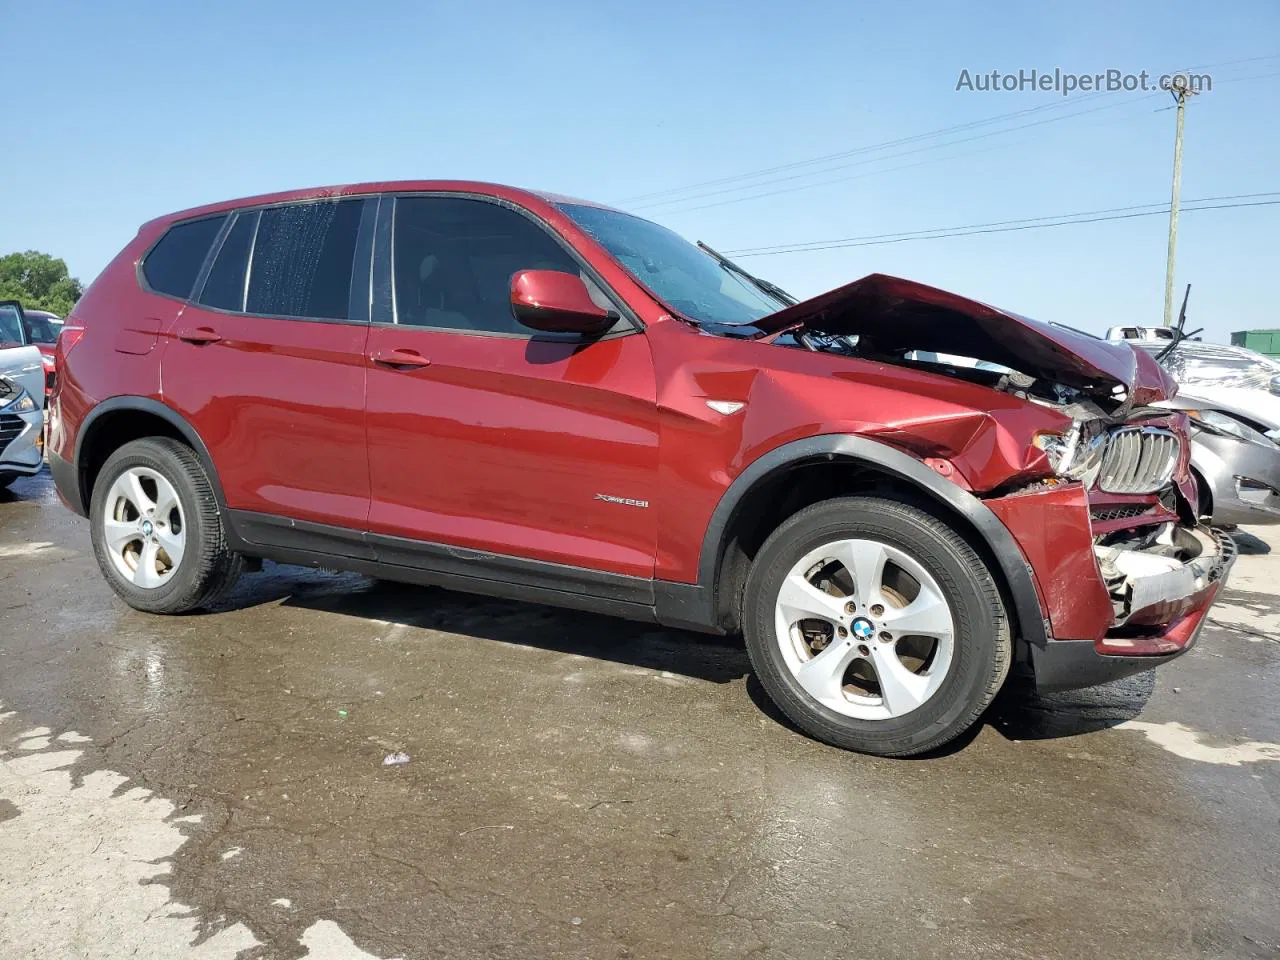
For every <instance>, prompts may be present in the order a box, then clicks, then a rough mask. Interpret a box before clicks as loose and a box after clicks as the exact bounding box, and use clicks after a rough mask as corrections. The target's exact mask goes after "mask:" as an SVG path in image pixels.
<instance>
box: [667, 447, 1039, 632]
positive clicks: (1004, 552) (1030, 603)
mask: <svg viewBox="0 0 1280 960" xmlns="http://www.w3.org/2000/svg"><path fill="white" fill-rule="evenodd" d="M824 457H825V458H831V459H834V458H836V457H839V458H842V459H847V460H855V461H861V462H863V463H865V464H868V465H869V466H872V467H875V468H877V469H879V470H881V471H882V472H886V473H889V474H893V475H895V476H897V477H899V478H901V479H902V480H905V481H906V482H908V483H910V484H911V485H912V486H914V487H916V488H918V489H920V490H921V491H923V492H924V493H927V494H928V495H930V496H931V497H933V498H934V499H935V500H939V501H941V502H942V503H943V504H944V505H946V506H947V507H950V508H951V509H952V510H954V511H955V512H956V513H958V514H960V515H961V516H963V517H964V518H965V519H966V520H967V521H968V522H969V523H970V524H972V525H973V527H974V529H976V530H977V531H978V534H979V535H980V536H981V537H982V538H983V539H984V540H985V541H986V545H987V547H988V548H989V549H990V550H991V552H992V554H993V555H994V556H995V558H996V562H997V563H998V564H999V566H1000V573H1001V574H1002V575H1003V576H1004V579H1005V583H1006V585H1007V586H1008V589H1009V595H1010V599H1011V600H1012V602H1013V606H1014V613H1015V614H1016V616H1017V622H1018V635H1019V636H1020V637H1021V638H1022V639H1023V640H1026V641H1028V642H1029V643H1031V644H1033V645H1034V646H1037V647H1043V646H1044V645H1045V644H1046V643H1047V642H1048V640H1049V636H1048V632H1047V631H1046V629H1045V623H1044V614H1043V613H1042V612H1041V607H1040V594H1039V591H1038V590H1037V588H1036V584H1035V579H1034V578H1033V576H1032V574H1031V566H1030V564H1029V563H1028V562H1027V559H1026V556H1025V555H1024V554H1023V552H1022V548H1021V547H1020V546H1018V541H1017V540H1015V539H1014V537H1013V534H1012V533H1010V532H1009V529H1008V527H1006V526H1005V525H1004V524H1003V523H1001V522H1000V520H999V518H998V517H996V515H995V514H994V513H992V512H991V510H990V508H988V507H987V505H986V504H984V503H983V502H982V501H981V500H979V499H978V498H977V497H975V496H974V495H973V494H971V493H969V492H968V491H967V490H962V489H961V488H960V487H958V486H956V485H955V484H954V483H951V482H950V481H949V480H946V479H944V478H943V477H941V476H939V475H938V474H936V473H935V472H934V471H933V470H931V469H929V467H927V466H925V465H924V464H923V463H921V462H920V461H919V460H917V459H915V458H914V457H912V456H911V455H909V454H906V453H903V452H902V451H901V450H898V449H896V448H894V447H891V446H889V445H888V444H885V443H880V442H879V441H876V440H870V439H868V438H866V437H860V436H857V435H855V434H823V435H821V436H817V437H806V438H805V439H803V440H794V441H791V442H790V443H784V444H783V445H782V446H779V447H775V448H773V449H772V450H770V451H769V452H768V453H765V454H763V455H761V456H760V457H758V458H757V459H756V460H753V461H752V462H751V463H750V464H749V465H748V466H747V467H746V469H744V470H743V471H742V472H741V473H739V474H738V476H737V477H736V478H734V481H733V482H732V483H731V484H730V485H729V488H728V489H727V490H726V491H725V492H724V495H723V496H722V497H721V498H720V502H719V503H718V504H717V505H716V508H715V510H714V512H713V513H712V514H711V521H710V523H708V525H707V531H706V534H705V535H704V538H703V541H702V550H701V552H700V553H699V557H698V589H697V602H698V603H699V604H705V605H706V609H705V611H704V612H702V613H701V614H700V615H698V616H697V619H701V618H702V617H706V618H707V619H708V620H709V621H711V622H714V620H715V618H716V614H715V602H716V599H715V598H716V590H717V586H718V585H717V583H716V578H717V575H718V572H719V567H720V560H721V557H722V556H723V553H724V550H725V548H726V546H727V544H726V540H725V537H726V533H727V531H728V529H729V525H730V523H731V522H732V521H733V518H734V516H735V513H736V511H737V509H738V506H739V504H740V503H741V502H742V500H743V498H744V497H745V496H746V495H747V494H748V493H749V492H750V491H751V490H752V489H753V488H754V487H755V486H756V484H757V483H760V482H762V481H764V480H767V479H768V478H770V477H772V476H774V475H775V474H777V473H778V471H780V470H787V469H790V468H792V467H794V466H797V465H799V464H800V463H803V462H805V461H812V460H819V459H822V458H824ZM687 602H688V601H687V600H686V603H687ZM688 617H689V613H688V612H687V610H686V618H688Z"/></svg>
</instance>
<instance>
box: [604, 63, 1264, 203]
mask: <svg viewBox="0 0 1280 960" xmlns="http://www.w3.org/2000/svg"><path fill="white" fill-rule="evenodd" d="M1266 60H1280V54H1266V55H1262V56H1256V57H1243V58H1239V59H1235V60H1224V61H1219V62H1217V63H1210V64H1200V65H1197V66H1194V67H1188V68H1186V69H1187V70H1206V69H1210V68H1216V67H1224V66H1233V65H1237V64H1245V63H1258V62H1261V61H1266ZM1272 76H1280V74H1261V75H1256V76H1245V77H1229V78H1223V79H1222V80H1220V81H1219V82H1220V83H1231V82H1238V81H1247V80H1263V79H1267V78H1269V77H1272ZM1162 92H1163V91H1155V92H1152V93H1150V94H1147V95H1146V97H1150V96H1159V95H1160V94H1161V93H1162ZM1106 95H1107V93H1106V92H1105V91H1097V92H1095V93H1092V94H1085V95H1083V96H1078V97H1074V98H1072V99H1071V100H1066V99H1063V100H1061V101H1056V102H1054V103H1047V104H1040V105H1038V106H1034V107H1025V108H1023V109H1021V110H1014V111H1011V112H1009V113H1004V114H997V115H994V116H990V117H984V118H982V119H980V120H971V121H968V122H966V123H961V124H955V125H953V126H950V127H944V128H941V129H938V130H932V131H928V132H926V133H919V134H914V135H912V136H909V137H899V138H897V139H895V140H886V141H882V142H880V143H875V144H868V145H866V146H862V147H857V148H854V149H851V150H845V151H840V152H837V153H830V154H825V155H822V156H818V157H810V158H807V159H804V160H797V161H793V162H791V163H784V164H778V165H776V166H773V167H765V168H762V169H759V170H754V171H750V172H747V173H740V174H734V175H730V176H725V177H718V178H715V179H712V180H703V181H700V182H697V183H692V184H686V185H685V186H683V187H672V188H668V189H665V190H657V191H651V192H649V193H643V194H638V195H635V196H632V197H629V198H626V199H624V200H622V201H621V203H622V204H624V205H630V206H633V208H635V209H648V208H651V207H657V206H671V205H675V204H680V203H685V202H690V201H693V200H700V199H704V198H706V197H708V196H713V195H722V194H725V193H733V192H736V191H738V190H750V189H754V188H758V187H763V186H768V185H770V184H772V183H777V182H783V181H784V180H795V179H800V178H803V177H805V176H812V175H821V174H823V173H831V172H834V171H836V170H839V169H843V168H844V167H847V166H850V165H851V164H836V165H835V166H832V167H829V168H827V169H823V170H810V171H808V172H806V173H800V174H792V175H789V176H786V177H775V176H772V175H773V174H778V173H788V172H789V171H793V170H800V169H802V168H806V167H815V166H820V165H822V164H826V163H832V162H834V161H839V160H846V159H849V158H851V157H858V156H863V155H865V154H870V153H875V152H877V151H882V150H886V149H889V148H891V147H896V146H905V145H907V144H913V143H921V142H925V141H929V140H934V139H937V138H939V137H945V136H948V135H951V134H955V133H963V132H965V131H968V130H973V129H976V128H979V127H984V126H989V125H991V124H994V123H1001V122H1004V121H1007V120H1016V119H1019V118H1021V117H1025V116H1028V115H1031V114H1035V113H1039V112H1042V111H1045V110H1059V109H1062V108H1064V107H1071V106H1077V105H1079V104H1080V103H1082V102H1086V101H1091V100H1096V99H1097V98H1099V97H1103V96H1106ZM1146 97H1138V98H1135V99H1131V100H1126V101H1121V102H1120V103H1115V104H1101V105H1098V106H1097V107H1094V108H1091V109H1089V110H1082V111H1077V112H1075V113H1069V114H1066V115H1064V116H1059V117H1051V118H1048V119H1045V120H1038V121H1035V122H1033V123H1030V124H1019V125H1016V126H1013V127H1008V128H1005V129H1002V130H992V131H987V132H986V133H984V134H982V135H980V136H978V137H968V138H962V139H960V140H954V141H950V142H948V143H942V144H934V145H930V146H923V147H917V148H915V150H912V151H906V152H905V153H899V154H894V155H892V156H894V157H896V156H908V155H910V154H911V153H913V152H919V151H920V150H926V149H938V148H939V147H945V146H950V145H952V144H958V143H966V142H970V141H972V140H974V139H982V138H983V137H986V136H996V135H998V134H1000V133H1007V132H1012V131H1016V130H1021V129H1025V128H1027V127H1032V126H1040V125H1042V124H1045V123H1055V122H1057V121H1059V120H1068V119H1071V118H1073V117H1077V116H1082V115H1083V114H1086V113H1092V112H1094V110H1103V109H1110V108H1112V107H1114V106H1121V105H1123V104H1125V103H1135V102H1138V101H1141V100H1143V99H1145V98H1146ZM884 159H891V157H868V158H867V159H865V160H862V161H859V163H874V162H876V161H877V160H884ZM752 180H755V181H759V182H755V183H751V182H746V181H752ZM832 182H840V181H832ZM725 184H736V186H732V187H728V188H725V189H720V190H714V191H706V190H705V189H704V188H707V187H720V186H722V185H725ZM807 186H808V185H801V186H798V187H796V188H795V189H805V188H806V187H807ZM699 191H701V192H699ZM778 192H786V191H778ZM680 194H689V195H688V196H679V195H680ZM773 195H775V193H774V192H770V193H764V194H753V195H751V196H748V197H742V198H734V199H731V200H728V201H725V202H728V203H736V202H738V201H739V199H741V200H751V199H755V198H756V197H763V196H773ZM720 205H722V204H721V203H715V204H707V205H706V206H720ZM687 209H693V210H700V209H704V207H701V206H699V207H693V208H687ZM681 212H683V211H681Z"/></svg>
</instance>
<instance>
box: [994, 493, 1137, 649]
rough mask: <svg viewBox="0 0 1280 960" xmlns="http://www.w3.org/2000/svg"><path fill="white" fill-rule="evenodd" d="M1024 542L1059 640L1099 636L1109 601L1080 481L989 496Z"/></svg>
mask: <svg viewBox="0 0 1280 960" xmlns="http://www.w3.org/2000/svg"><path fill="white" fill-rule="evenodd" d="M987 506H988V507H990V508H991V510H992V512H994V513H995V515H996V516H997V517H999V518H1000V521H1001V522H1002V523H1003V524H1004V525H1005V526H1006V527H1008V528H1009V532H1010V533H1012V534H1013V536H1014V538H1015V539H1016V540H1017V541H1018V543H1019V544H1020V545H1021V546H1022V551H1023V553H1024V554H1025V555H1026V558H1027V561H1028V562H1029V563H1030V564H1031V569H1032V571H1033V572H1034V573H1035V578H1036V582H1037V583H1038V584H1039V586H1040V596H1041V597H1042V598H1043V599H1044V602H1045V607H1046V608H1047V609H1046V612H1047V614H1048V617H1049V622H1050V625H1051V627H1052V634H1053V636H1054V637H1056V638H1057V639H1059V640H1095V641H1096V640H1098V639H1100V638H1101V637H1102V636H1103V635H1105V634H1106V632H1107V630H1109V629H1110V628H1111V624H1112V619H1113V617H1112V609H1111V600H1110V598H1109V597H1108V595H1107V587H1106V584H1104V583H1103V582H1102V577H1101V575H1100V574H1099V573H1098V563H1097V560H1095V559H1094V555H1093V534H1092V531H1091V530H1090V526H1089V498H1088V496H1087V495H1086V493H1085V490H1084V488H1083V487H1082V486H1081V485H1080V484H1078V483H1073V484H1067V485H1064V486H1062V487H1061V488H1059V489H1055V490H1050V491H1047V492H1044V493H1026V494H1015V495H1012V496H1008V497H999V498H997V499H993V500H988V501H987Z"/></svg>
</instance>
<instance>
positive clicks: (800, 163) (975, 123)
mask: <svg viewBox="0 0 1280 960" xmlns="http://www.w3.org/2000/svg"><path fill="white" fill-rule="evenodd" d="M1102 95H1103V94H1102V93H1094V94H1087V95H1085V96H1083V97H1079V98H1076V100H1075V101H1074V102H1071V101H1067V100H1061V101H1056V102H1054V103H1045V104H1040V105H1039V106H1036V107H1024V108H1023V109H1021V110H1014V111H1011V112H1009V113H1001V114H997V115H995V116H991V117H985V118H983V119H981V120H970V121H968V122H967V123H958V124H955V125H954V126H950V127H942V128H941V129H938V130H930V131H928V132H926V133H917V134H913V135H912V136H909V137H899V138H897V139H895V140H883V141H881V142H879V143H871V144H866V145H864V146H861V147H855V148H853V149H851V150H842V151H840V152H838V153H829V154H825V155H823V156H819V157H809V158H808V159H805V160H795V161H792V162H790V163H782V164H778V165H777V166H773V167H765V168H763V169H760V170H752V171H750V172H747V173H738V174H733V175H731V176H725V177H718V178H716V179H714V180H703V181H700V182H698V183H690V184H685V185H684V186H683V187H670V188H668V189H665V190H654V191H651V192H649V193H642V194H637V195H635V196H632V197H628V198H625V199H624V200H622V201H621V202H622V203H626V204H633V203H637V202H639V201H648V200H652V199H654V198H656V197H665V196H668V195H671V194H676V193H688V192H690V191H694V190H700V189H702V188H703V187H714V186H719V185H720V184H723V183H731V182H733V181H735V180H752V179H755V178H757V177H763V176H767V175H768V174H772V173H781V172H785V171H787V170H794V169H797V168H799V167H807V166H813V165H817V164H821V163H826V162H828V161H832V160H843V159H846V158H848V157H853V156H858V155H861V154H864V153H872V152H874V151H876V150H884V149H887V148H889V147H899V146H903V145H905V144H908V143H914V142H917V141H920V140H931V139H933V138H934V137H940V136H946V135H948V134H951V133H962V132H964V131H965V130H971V129H973V128H975V127H981V126H986V125H987V124H992V123H999V122H1001V121H1003V120H1013V119H1017V118H1018V117H1023V116H1026V115H1028V114H1032V113H1039V112H1041V111H1043V110H1057V109H1061V108H1062V107H1066V106H1074V105H1075V103H1079V102H1080V101H1082V100H1092V99H1096V98H1097V97H1099V96H1102ZM748 186H751V185H748ZM754 186H760V184H754Z"/></svg>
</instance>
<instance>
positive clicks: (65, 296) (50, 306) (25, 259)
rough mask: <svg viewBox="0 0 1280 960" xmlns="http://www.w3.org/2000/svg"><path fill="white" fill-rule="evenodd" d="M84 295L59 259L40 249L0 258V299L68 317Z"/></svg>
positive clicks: (65, 263) (76, 281) (77, 281)
mask: <svg viewBox="0 0 1280 960" xmlns="http://www.w3.org/2000/svg"><path fill="white" fill-rule="evenodd" d="M83 292H84V288H83V287H82V286H81V284H80V281H79V280H77V279H76V278H75V277H73V276H71V275H70V273H69V272H68V271H67V262H66V261H65V260H63V259H61V258H59V257H51V256H49V254H47V253H40V252H39V251H38V250H28V251H27V252H26V253H10V254H7V255H5V256H3V257H0V300H18V301H20V302H21V303H22V305H23V306H24V307H27V308H28V309H31V310H49V311H51V312H53V313H56V314H57V315H58V316H60V317H65V316H66V315H67V314H68V313H70V312H71V308H72V307H73V306H75V303H76V301H77V300H79V299H80V294H82V293H83Z"/></svg>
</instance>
